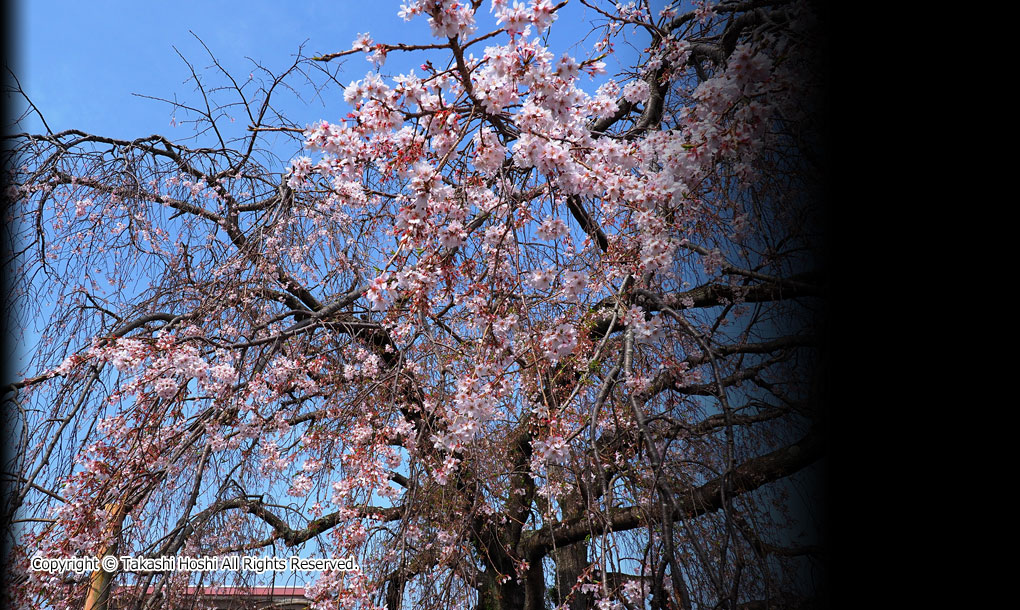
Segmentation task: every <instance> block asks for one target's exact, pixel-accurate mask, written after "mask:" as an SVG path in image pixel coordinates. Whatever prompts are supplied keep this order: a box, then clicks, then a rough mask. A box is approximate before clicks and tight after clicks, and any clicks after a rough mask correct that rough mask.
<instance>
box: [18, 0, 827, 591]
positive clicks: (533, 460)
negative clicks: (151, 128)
mask: <svg viewBox="0 0 1020 610" xmlns="http://www.w3.org/2000/svg"><path fill="white" fill-rule="evenodd" d="M483 4H485V5H487V6H488V8H489V11H488V12H486V11H484V10H482V9H483ZM400 16H401V17H403V18H404V19H406V20H408V21H411V22H412V24H411V25H410V26H408V27H415V23H414V22H417V23H419V24H420V23H424V24H425V25H427V28H428V30H429V32H430V33H431V34H432V36H433V37H434V38H435V40H436V42H433V43H426V44H414V45H412V44H405V43H399V42H396V43H377V42H375V41H374V40H372V37H371V35H370V34H368V33H366V34H362V35H360V36H359V37H358V39H357V40H355V41H354V43H353V45H352V48H350V49H347V50H340V51H336V52H333V53H325V54H320V55H317V56H316V57H313V58H311V59H308V58H304V57H303V56H301V54H299V55H298V57H297V58H296V59H295V62H294V64H292V66H291V67H290V68H288V69H287V70H284V71H283V72H282V73H280V74H274V73H270V72H269V71H268V70H265V69H262V68H258V69H257V70H255V71H253V72H252V73H251V75H250V78H249V79H248V80H247V81H242V80H237V79H235V78H234V77H233V76H231V75H230V74H229V73H227V72H226V71H225V70H224V69H223V68H222V66H221V64H220V63H219V61H218V60H217V59H216V58H215V57H214V56H212V54H211V52H210V60H211V62H212V65H211V68H210V69H209V70H210V71H211V72H212V74H213V75H214V76H215V77H217V78H218V79H219V80H220V81H221V82H222V83H224V84H223V86H216V87H212V86H208V85H206V84H205V83H206V82H207V80H206V76H207V74H206V73H202V72H200V71H198V70H196V69H195V68H194V66H193V65H192V64H191V63H188V66H189V69H191V71H192V75H193V77H194V78H193V82H194V83H195V84H196V87H197V89H196V91H195V96H194V97H195V99H197V100H199V101H198V102H195V103H191V102H185V101H179V102H172V109H173V112H174V117H175V118H174V120H175V121H178V120H180V122H181V123H182V124H185V125H192V126H194V128H195V130H196V131H195V136H194V137H193V138H191V139H187V140H174V139H172V138H168V137H164V136H159V135H153V136H148V137H142V138H136V139H117V138H108V137H105V136H101V135H94V134H88V133H85V132H82V131H78V130H66V131H61V132H56V133H54V132H51V131H49V130H47V133H46V134H28V133H22V134H18V135H15V136H11V137H9V138H8V139H7V142H8V152H7V157H6V159H5V161H6V164H5V167H6V168H7V170H8V172H9V174H10V176H11V180H10V181H9V182H10V183H11V184H12V185H13V186H12V188H11V189H10V190H9V193H8V195H9V199H10V201H11V208H10V209H11V215H12V219H13V224H12V225H11V226H12V229H11V231H10V233H9V246H10V248H9V249H10V252H11V256H10V257H8V259H7V261H6V262H7V264H8V267H9V269H10V271H11V272H12V273H11V277H12V278H13V280H12V284H11V285H12V289H13V293H14V295H15V296H16V297H17V298H18V299H19V300H20V304H21V310H20V312H19V315H21V316H22V317H24V318H25V319H35V320H38V321H39V324H38V325H39V327H40V328H41V329H42V332H41V334H40V335H39V336H38V337H26V338H28V339H32V343H34V349H33V352H32V356H31V358H32V359H31V362H30V364H29V367H28V369H27V370H28V372H27V374H25V375H22V376H21V377H20V379H17V380H6V381H9V382H10V383H9V384H8V385H6V386H5V390H6V393H5V400H6V401H7V402H8V403H9V405H10V407H11V412H12V413H16V414H17V416H16V426H15V428H16V430H17V433H16V436H17V444H18V452H17V457H16V458H15V459H14V460H13V461H12V462H11V463H8V464H5V465H4V472H5V479H4V480H5V485H7V487H8V488H9V489H10V490H12V491H13V493H12V494H8V496H9V497H10V498H11V499H10V500H6V501H5V502H6V503H5V505H4V509H5V515H6V517H7V518H8V519H9V520H12V521H13V520H17V523H18V525H19V526H20V527H21V529H20V530H19V531H18V534H17V540H16V544H15V547H14V557H13V558H12V559H13V560H14V561H15V564H14V565H18V564H17V562H18V561H19V560H22V559H26V558H28V557H30V556H32V555H36V554H42V555H50V556H80V555H87V554H90V553H101V552H104V550H105V549H109V548H113V546H112V545H114V544H116V545H117V548H118V549H121V552H126V553H133V554H136V555H147V556H157V555H160V554H191V555H199V554H206V555H209V554H217V553H228V552H231V553H232V552H247V551H254V550H256V549H263V548H269V547H275V546H280V547H282V548H293V549H295V552H301V551H303V550H309V549H312V548H314V549H318V550H325V551H328V552H329V553H330V554H331V555H333V556H354V557H356V558H357V561H358V564H359V565H360V566H361V567H362V570H361V571H359V572H356V573H324V574H321V575H318V576H317V577H316V578H315V579H313V581H312V582H311V583H310V584H309V586H308V587H307V590H306V593H307V595H308V597H309V600H310V603H311V604H313V607H317V608H327V607H328V608H337V607H349V608H376V607H380V606H384V607H386V608H388V609H396V608H401V607H404V608H407V607H414V608H448V607H477V608H506V609H509V608H536V609H537V608H544V607H546V603H547V602H549V601H552V602H553V603H554V604H555V605H557V607H566V608H571V609H572V610H580V609H581V608H596V607H597V608H606V607H619V606H616V605H617V604H618V605H622V606H623V607H628V608H643V607H646V606H647V605H651V607H653V608H668V607H676V608H704V607H713V608H715V607H730V608H736V607H744V606H746V607H753V606H754V604H756V603H758V602H759V601H760V600H762V599H786V600H804V599H805V598H810V596H811V593H812V592H811V591H810V590H809V589H810V585H809V584H805V583H804V582H803V580H802V579H801V578H800V577H799V576H798V575H801V574H804V573H807V572H808V570H805V567H806V565H807V563H808V562H815V561H817V560H818V558H819V557H822V556H824V549H821V548H819V545H818V544H817V543H816V541H815V540H812V539H811V538H810V536H807V537H805V538H804V539H801V538H798V532H799V531H800V530H801V529H804V530H808V531H809V532H810V531H811V530H812V524H803V525H804V526H803V527H798V528H794V527H791V526H790V520H789V519H787V517H788V514H787V513H790V512H792V511H793V507H792V505H791V504H790V503H789V502H788V501H787V500H786V498H788V497H790V496H791V495H796V494H800V493H810V491H811V489H810V485H807V483H808V482H809V481H810V479H811V476H813V475H812V472H813V469H812V466H813V465H815V464H817V463H818V462H819V460H820V459H821V458H822V457H823V456H824V455H825V451H824V440H825V439H824V436H823V433H822V431H823V430H825V426H826V421H825V420H826V417H825V413H826V409H827V406H826V398H827V396H828V390H827V388H826V386H825V382H826V375H825V370H824V367H821V366H818V365H817V362H818V361H819V360H820V359H821V358H822V357H823V356H824V354H825V352H826V350H827V346H826V343H825V340H824V336H822V335H821V334H820V333H819V332H818V330H817V328H815V326H816V323H817V322H818V320H819V318H820V316H821V315H822V314H823V313H824V298H825V295H826V292H827V284H828V281H829V280H828V270H827V269H826V268H825V266H824V260H823V259H822V257H821V256H820V253H821V252H822V250H823V246H824V244H823V241H822V238H823V235H822V234H821V231H820V227H821V222H820V220H819V216H820V215H819V211H818V209H817V199H818V194H819V193H820V192H821V191H820V185H819V176H818V175H817V173H816V170H815V168H814V167H813V163H815V160H816V159H819V158H824V155H819V154H818V153H819V151H818V150H817V142H818V141H820V138H819V134H818V133H815V132H814V131H813V129H816V128H817V127H816V122H817V113H818V112H819V108H818V104H817V103H816V101H815V100H812V99H809V96H807V95H806V94H805V91H808V92H810V89H811V86H812V85H813V83H814V82H815V79H817V78H819V74H820V73H821V67H820V65H819V64H818V62H817V54H815V53H814V46H813V45H814V44H815V39H816V37H817V29H816V24H815V23H814V20H815V17H814V15H813V13H812V9H811V7H810V6H809V5H808V4H807V3H803V2H799V1H795V0H767V1H757V0H756V1H753V2H719V3H713V2H701V1H698V2H694V3H692V4H690V5H688V4H686V3H684V4H683V5H681V3H669V4H667V5H666V6H665V7H664V8H663V9H662V10H661V11H657V12H654V11H652V9H651V6H650V3H648V2H644V1H641V2H631V3H626V4H623V3H621V4H618V5H617V4H610V3H605V2H595V1H587V0H586V1H585V2H582V3H578V5H577V6H575V5H574V4H573V3H567V2H560V3H558V4H553V3H552V2H550V1H549V0H526V1H523V2H522V1H520V0H517V1H514V2H510V1H509V0H493V1H492V2H490V3H483V2H482V1H480V0H477V1H471V2H464V1H462V0H459V1H458V0H411V1H409V2H407V3H405V4H404V5H403V6H402V8H401V12H400ZM581 18H585V19H589V20H590V26H591V34H592V35H591V36H589V37H587V38H585V39H584V40H583V41H579V42H578V44H577V45H574V46H572V47H570V50H569V51H568V52H567V53H559V52H557V53H554V52H553V51H552V50H551V49H550V47H549V45H548V42H549V41H550V40H555V38H554V37H552V36H548V35H547V34H548V33H549V32H550V31H552V30H553V29H555V28H558V27H560V26H561V25H562V21H560V20H567V19H570V20H577V19H581ZM479 32H481V33H479ZM630 47H633V48H635V49H637V53H636V58H634V59H633V60H632V61H631V60H626V61H625V55H623V54H621V53H620V52H619V51H620V50H621V49H623V48H630ZM389 54H396V55H399V56H400V57H401V58H403V57H412V56H413V57H420V58H421V59H422V60H423V61H422V63H421V65H420V67H418V68H415V69H414V70H406V71H405V72H404V73H400V74H396V75H395V76H392V77H388V76H387V77H384V76H383V73H382V72H381V71H379V70H374V71H369V72H368V73H367V74H366V75H365V76H364V77H362V78H357V77H356V76H355V79H354V80H352V81H351V82H349V84H347V85H346V86H344V87H343V94H342V97H343V100H344V106H343V108H333V107H329V108H328V109H327V112H328V113H329V115H330V116H329V117H327V120H323V121H320V122H318V123H315V124H312V125H305V126H299V125H294V124H292V123H290V122H289V121H287V120H286V118H284V117H283V115H282V114H281V113H279V112H277V110H276V109H277V108H278V107H280V106H281V104H280V103H279V96H281V95H285V94H287V93H288V92H290V91H299V90H301V89H302V88H303V87H306V88H308V89H310V90H312V91H313V92H314V94H315V95H319V96H322V98H323V99H326V100H331V99H338V98H339V95H337V96H332V97H331V96H330V95H328V93H329V92H330V91H331V90H330V87H331V86H333V85H334V84H337V83H338V82H339V81H338V78H339V74H340V72H339V70H340V67H338V65H339V64H340V62H336V61H334V60H338V59H347V60H352V59H353V58H355V57H357V56H359V55H364V56H365V57H366V58H367V59H368V61H369V62H371V63H372V64H373V65H375V66H376V67H377V68H378V67H379V66H382V65H383V63H384V62H386V61H387V56H388V55H389ZM617 60H620V61H617ZM621 62H623V63H628V64H629V65H626V66H623V65H622V63H621ZM394 64H396V62H394ZM610 65H612V66H614V67H615V66H622V67H620V72H619V73H617V74H615V75H612V76H610V75H609V74H607V73H606V70H607V67H608V66H610ZM351 66H352V63H351V62H350V61H349V63H347V64H343V66H342V68H343V69H344V70H350V69H351ZM400 69H402V68H400V67H398V68H395V70H397V71H399V70H400ZM32 107H33V108H34V106H32ZM233 115H237V116H241V117H244V120H243V121H242V123H243V125H238V126H234V127H231V125H230V123H231V121H230V119H231V117H232V116H233ZM274 138H278V139H274ZM280 141H284V142H288V143H289V145H290V146H291V148H286V146H284V148H285V150H283V151H282V152H281V148H280V146H281V145H280ZM281 154H282V155H283V156H286V157H289V158H290V161H289V163H287V164H286V165H285V166H280V165H278V164H277V163H276V161H275V159H276V158H278V157H279V156H280V155H281ZM805 487H806V488H807V489H806V490H805ZM108 505H118V506H126V507H129V508H128V509H126V512H125V513H124V514H123V515H119V516H118V515H114V514H111V512H110V511H108V510H106V509H105V508H104V507H106V506H108ZM118 518H119V519H123V527H122V528H111V527H110V524H111V522H112V521H113V520H115V519H118ZM217 578H219V577H218V576H217ZM236 578H237V579H238V580H236V581H234V582H233V583H232V584H240V582H241V581H243V580H244V577H243V576H237V577H236ZM114 582H115V585H114V593H115V597H116V596H118V595H120V596H122V598H123V599H126V596H129V595H131V594H132V592H131V591H129V590H133V594H134V595H135V596H136V597H139V598H140V599H141V598H146V600H147V601H143V603H146V604H149V607H154V606H155V605H158V604H159V603H161V602H160V601H158V600H160V599H164V598H163V597H159V596H158V595H149V593H151V592H152V591H159V592H160V595H164V594H165V595H167V596H170V597H172V596H173V595H179V594H184V593H182V592H186V591H187V590H188V589H187V586H188V585H189V584H192V585H193V584H196V583H197V582H198V575H191V574H164V575H160V576H156V575H148V576H144V577H142V576H138V575H118V576H116V577H115V579H114ZM11 583H14V584H16V585H17V586H16V587H13V588H12V595H13V600H12V601H13V602H15V603H16V604H21V605H22V606H25V607H33V606H34V607H38V606H39V605H48V606H52V607H56V608H72V607H76V604H80V602H81V600H82V599H84V590H83V589H82V587H84V586H87V585H88V583H87V582H83V581H82V580H81V579H77V580H76V579H75V578H74V577H73V576H72V575H57V576H51V575H47V574H44V573H37V572H31V573H29V572H25V571H21V572H18V571H17V570H15V571H14V572H13V573H12V577H11ZM202 584H208V581H202ZM217 584H218V583H217ZM118 587H119V588H118ZM146 596H148V597H146ZM798 603H800V602H798Z"/></svg>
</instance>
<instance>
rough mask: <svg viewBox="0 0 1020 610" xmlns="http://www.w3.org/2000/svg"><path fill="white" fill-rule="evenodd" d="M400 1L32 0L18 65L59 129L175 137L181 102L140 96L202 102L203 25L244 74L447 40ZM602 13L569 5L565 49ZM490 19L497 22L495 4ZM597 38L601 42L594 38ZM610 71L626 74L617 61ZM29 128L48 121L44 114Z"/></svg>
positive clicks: (388, 68) (393, 58)
mask: <svg viewBox="0 0 1020 610" xmlns="http://www.w3.org/2000/svg"><path fill="white" fill-rule="evenodd" d="M487 4H488V3H486V5H487ZM656 4H658V3H656ZM399 8H400V2H399V1H398V0H375V1H374V2H360V1H352V0H341V1H333V2H299V3H283V2H279V1H275V2H274V1H266V0H261V1H259V0H255V1H252V0H249V1H244V2H239V1H235V0H230V1H220V2H199V1H195V0H178V1H174V2H166V1H158V2H157V1H152V2H137V1H133V2H128V1H123V0H99V1H95V2H81V1H70V0H47V1H45V2H27V1H25V0H22V1H21V2H19V3H18V6H17V9H16V10H15V11H14V14H13V15H12V16H13V17H14V19H15V28H14V32H15V33H16V36H17V43H16V46H17V51H16V55H15V66H14V70H15V73H16V75H17V76H18V78H19V79H20V81H21V84H22V86H23V88H24V90H25V91H26V92H27V93H28V95H29V97H30V98H31V99H32V101H33V102H34V103H35V105H36V106H37V107H38V108H39V109H40V110H41V111H42V113H43V115H44V116H45V118H46V121H47V122H48V124H49V126H50V127H51V128H52V129H53V130H55V131H59V130H62V129H68V128H77V129H82V130H84V131H89V132H93V133H98V134H102V135H106V136H111V137H120V138H134V137H140V136H144V135H150V134H153V133H161V134H164V135H167V136H168V137H171V138H174V137H175V136H176V135H177V134H175V133H174V132H173V128H171V125H170V108H169V107H168V106H167V105H165V104H161V103H159V102H155V101H152V100H147V99H143V98H140V97H136V96H134V95H132V94H142V95H149V96H154V97H162V98H173V97H174V96H177V99H181V100H194V99H195V93H194V89H195V88H194V85H193V84H191V83H186V82H185V81H186V80H187V79H188V77H189V70H188V67H187V65H186V64H185V63H184V61H183V60H182V59H181V58H180V57H178V55H177V52H175V50H174V47H176V49H177V50H178V51H179V52H180V54H181V55H183V56H184V57H185V58H187V59H188V60H189V61H191V62H192V63H194V64H195V67H196V69H199V70H200V69H202V68H205V67H207V66H209V64H210V61H209V58H208V55H207V54H206V52H205V50H204V49H203V48H202V46H201V43H200V42H199V41H198V40H197V39H196V38H195V36H193V35H192V34H191V32H194V34H195V35H196V36H198V37H199V38H201V39H202V41H204V42H205V43H206V45H208V47H209V48H210V50H211V51H212V52H213V53H214V54H215V56H216V58H217V59H218V60H219V61H220V62H221V63H222V64H223V65H224V67H225V68H227V69H228V70H229V71H230V72H231V73H232V74H234V75H235V76H237V77H239V78H244V77H247V75H248V74H249V73H250V72H251V68H252V63H251V61H250V60H249V59H246V58H251V59H253V60H255V61H257V62H259V63H261V64H263V65H264V66H266V67H267V68H269V69H270V70H272V71H274V72H277V71H280V70H282V69H284V68H286V67H287V66H288V65H289V63H290V61H291V60H292V58H293V56H294V55H295V54H296V53H297V51H298V48H299V46H300V45H302V44H303V43H304V44H305V53H306V54H308V55H310V54H318V53H329V52H335V51H341V50H345V49H348V48H350V45H351V42H352V41H353V40H354V38H355V37H356V36H357V35H358V34H359V33H360V32H370V33H371V34H372V36H373V38H374V39H375V40H376V41H377V42H405V43H418V42H435V40H433V39H431V37H430V35H429V29H428V25H427V24H426V22H425V20H424V19H422V18H420V17H419V18H416V19H414V20H413V21H411V22H409V23H408V22H404V21H403V20H402V19H400V18H399V17H397V11H398V10H399ZM593 17H596V15H594V14H593V13H592V11H590V10H589V9H587V8H585V7H584V6H581V4H580V3H579V2H576V1H575V2H570V3H568V5H567V6H566V7H564V8H563V9H562V10H561V11H560V18H559V20H558V21H557V22H556V23H555V24H554V26H553V34H552V36H553V37H552V39H551V40H550V45H551V46H552V47H553V48H554V50H555V52H557V54H559V53H561V52H563V51H566V50H573V51H574V52H575V53H576V54H578V55H582V56H583V52H582V51H581V49H578V48H574V49H570V47H572V46H573V44H574V43H576V42H577V41H579V40H580V39H582V38H583V37H584V36H585V35H586V34H587V33H588V32H589V29H590V28H589V26H588V25H587V23H588V21H589V19H590V18H593ZM479 18H481V19H485V20H489V19H490V16H489V13H488V8H487V6H483V8H482V9H481V10H480V11H479ZM489 25H490V24H489V23H484V22H483V23H481V24H480V26H479V33H482V32H486V31H489V30H488V29H486V28H487V26H489ZM592 42H594V38H591V39H589V40H588V44H586V45H585V46H586V47H587V48H590V46H591V43H592ZM618 50H624V49H619V48H618ZM481 52H482V49H481V48H478V49H477V50H476V51H475V53H476V54H481ZM400 55H401V54H398V53H391V54H390V56H389V58H388V59H387V63H386V65H385V66H384V67H383V70H382V71H383V72H384V73H392V74H396V73H399V72H403V71H404V70H406V69H407V68H408V67H410V66H413V65H418V64H420V62H421V59H420V57H419V58H417V60H418V61H417V63H413V62H412V63H409V64H408V63H406V62H405V65H401V58H400ZM405 56H406V55H405ZM408 59H412V58H408ZM607 67H608V68H609V70H610V72H612V71H614V70H613V68H614V67H615V66H613V65H609V66H607ZM370 69H372V65H371V64H369V63H368V62H367V61H365V59H364V56H363V55H360V54H359V55H357V56H353V57H350V58H348V59H347V61H346V64H345V65H344V68H343V73H342V76H341V82H344V83H347V82H350V81H351V80H356V79H360V78H361V77H363V76H364V74H365V73H366V72H367V71H369V70H370ZM419 73H420V70H419ZM336 102H337V103H336V106H335V108H327V107H325V106H324V105H323V104H321V103H319V104H317V105H316V106H313V107H307V106H304V107H302V106H301V105H295V106H293V112H295V113H297V114H299V115H303V116H296V117H295V119H296V120H297V121H298V122H299V123H301V122H312V121H315V120H318V119H320V118H326V119H329V118H330V115H331V114H332V113H333V112H338V113H341V114H342V113H346V111H347V109H346V107H345V105H344V104H343V101H342V100H341V99H339V97H338V98H337V100H336ZM306 117H307V118H306ZM28 127H29V128H30V129H31V130H32V131H37V130H41V129H42V126H41V124H39V123H38V122H33V123H30V124H29V126H28ZM185 135H187V134H184V133H181V134H180V136H181V137H183V136H185Z"/></svg>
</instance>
